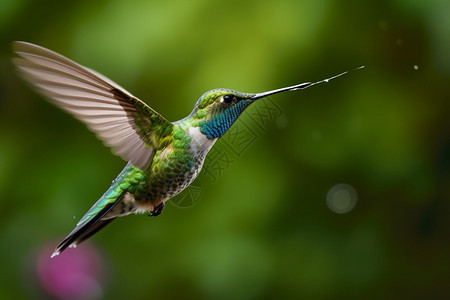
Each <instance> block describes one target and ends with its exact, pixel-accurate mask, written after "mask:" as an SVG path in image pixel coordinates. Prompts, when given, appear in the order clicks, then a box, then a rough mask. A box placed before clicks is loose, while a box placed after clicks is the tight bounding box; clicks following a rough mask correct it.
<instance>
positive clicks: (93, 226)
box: [51, 199, 120, 258]
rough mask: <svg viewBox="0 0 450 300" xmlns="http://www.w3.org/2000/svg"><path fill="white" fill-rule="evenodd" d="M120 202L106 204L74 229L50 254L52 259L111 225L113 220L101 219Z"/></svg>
mask: <svg viewBox="0 0 450 300" xmlns="http://www.w3.org/2000/svg"><path fill="white" fill-rule="evenodd" d="M119 201H120V199H118V200H117V201H115V202H114V203H110V204H108V205H107V206H106V207H105V208H104V209H103V210H102V211H101V212H100V213H99V214H97V215H96V216H95V217H93V218H92V219H91V220H89V222H84V223H82V224H80V225H79V226H77V227H75V229H74V230H72V232H71V233H69V235H68V236H67V237H66V238H65V239H64V240H63V241H62V242H61V243H59V245H58V246H57V247H56V249H55V251H54V252H53V254H52V256H51V257H52V258H53V257H55V256H57V255H58V254H60V253H61V252H63V251H64V250H65V249H66V248H67V247H76V245H78V244H79V243H81V242H82V241H84V240H86V239H88V238H89V237H91V236H92V235H94V234H95V233H97V232H98V231H99V230H100V229H102V228H103V227H105V226H106V225H108V224H109V223H111V221H112V220H114V219H115V218H114V217H113V218H109V219H104V220H102V218H103V217H104V216H105V215H106V214H107V213H108V212H109V211H110V210H111V209H113V208H114V206H116V204H117V203H118V202H119Z"/></svg>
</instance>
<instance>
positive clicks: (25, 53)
mask: <svg viewBox="0 0 450 300" xmlns="http://www.w3.org/2000/svg"><path fill="white" fill-rule="evenodd" d="M13 49H14V51H15V52H16V53H17V54H18V55H19V56H20V57H16V58H14V59H13V62H14V63H15V65H16V66H17V67H18V69H19V70H20V71H21V73H22V75H23V77H24V78H25V79H27V80H28V81H29V82H30V83H32V84H33V85H34V86H36V87H37V88H38V89H39V90H40V91H41V92H42V93H43V94H44V95H46V96H47V97H49V98H50V99H51V100H52V102H53V103H55V104H56V105H57V106H59V107H61V108H62V109H64V110H66V111H68V112H69V113H71V114H72V115H74V116H75V117H76V118H78V119H79V120H81V121H83V122H84V123H85V124H86V125H87V126H88V128H89V129H90V130H92V131H93V132H94V133H96V135H97V136H98V137H99V138H100V139H101V140H102V141H103V142H104V143H105V144H106V145H107V146H110V147H111V148H112V150H113V153H115V154H117V155H119V156H120V157H122V158H123V159H124V160H126V161H129V162H130V163H131V164H132V165H134V166H135V167H138V168H139V169H142V170H145V169H146V168H147V167H148V166H149V164H150V162H151V160H152V159H153V156H154V154H155V150H157V149H161V148H162V147H164V146H165V145H167V144H168V143H170V142H171V140H172V138H173V124H172V123H171V122H169V121H167V120H166V119H165V118H164V117H162V116H161V115H160V114H158V113H157V112H156V111H154V110H153V109H152V108H150V107H149V106H148V105H147V104H145V103H144V102H142V101H141V100H139V99H138V98H136V97H134V96H133V95H132V94H130V93H129V92H127V91H126V90H125V89H123V88H122V87H121V86H119V85H118V84H116V83H114V82H113V81H111V80H109V79H108V78H106V77H105V76H103V75H101V74H99V73H97V72H95V71H93V70H91V69H88V68H86V67H83V66H81V65H79V64H77V63H75V62H74V61H72V60H70V59H68V58H66V57H64V56H62V55H60V54H58V53H55V52H53V51H51V50H48V49H45V48H43V47H40V46H37V45H34V44H30V43H26V42H14V44H13Z"/></svg>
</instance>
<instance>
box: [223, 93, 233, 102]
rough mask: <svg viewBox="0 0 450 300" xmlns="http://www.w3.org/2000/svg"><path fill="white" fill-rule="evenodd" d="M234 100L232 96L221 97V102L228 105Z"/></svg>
mask: <svg viewBox="0 0 450 300" xmlns="http://www.w3.org/2000/svg"><path fill="white" fill-rule="evenodd" d="M234 98H235V97H234V96H233V95H225V96H223V97H222V101H223V102H225V103H227V104H230V103H231V102H233V100H234Z"/></svg>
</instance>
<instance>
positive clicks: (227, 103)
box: [192, 82, 315, 139]
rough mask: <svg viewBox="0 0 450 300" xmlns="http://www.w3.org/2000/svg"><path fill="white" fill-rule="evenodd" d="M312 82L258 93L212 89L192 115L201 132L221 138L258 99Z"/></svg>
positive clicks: (197, 105)
mask: <svg viewBox="0 0 450 300" xmlns="http://www.w3.org/2000/svg"><path fill="white" fill-rule="evenodd" d="M312 84H313V83H310V82H306V83H301V84H297V85H294V86H289V87H285V88H281V89H277V90H272V91H268V92H262V93H257V94H247V93H241V92H237V91H234V90H229V89H216V90H211V91H209V92H206V93H205V94H203V96H201V97H200V99H199V100H198V101H197V104H195V107H194V110H193V112H192V116H193V117H194V118H195V119H196V120H198V124H199V126H200V130H201V132H202V133H203V134H205V135H206V136H207V137H208V138H209V139H215V138H220V137H221V136H222V135H224V134H225V132H227V130H228V129H229V128H230V127H231V125H233V123H234V122H235V121H236V120H237V118H238V117H239V116H240V115H241V113H242V112H243V111H244V110H245V109H246V108H247V107H249V106H250V104H252V103H253V102H255V101H256V100H258V99H261V98H264V97H267V96H270V95H273V94H278V93H281V92H285V91H293V90H298V89H304V88H306V87H308V86H310V85H312ZM314 84H315V83H314Z"/></svg>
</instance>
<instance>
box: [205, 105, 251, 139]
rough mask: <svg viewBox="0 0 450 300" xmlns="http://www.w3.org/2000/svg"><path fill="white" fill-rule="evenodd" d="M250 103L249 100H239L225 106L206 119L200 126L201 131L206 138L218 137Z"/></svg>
mask: <svg viewBox="0 0 450 300" xmlns="http://www.w3.org/2000/svg"><path fill="white" fill-rule="evenodd" d="M250 104H251V101H250V100H241V101H240V102H239V103H237V104H236V105H234V106H232V107H230V108H227V109H225V110H224V111H222V112H220V113H215V114H214V117H212V118H211V120H208V121H206V122H205V123H204V124H203V125H202V126H201V129H200V130H201V132H202V133H204V134H205V135H206V136H207V137H208V139H214V138H220V137H221V136H222V135H224V134H225V132H227V130H228V129H229V128H230V127H231V125H233V123H234V122H235V121H236V120H237V118H238V117H239V116H240V115H241V113H242V112H243V111H244V110H245V109H246V108H247V107H248V106H249V105H250Z"/></svg>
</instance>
